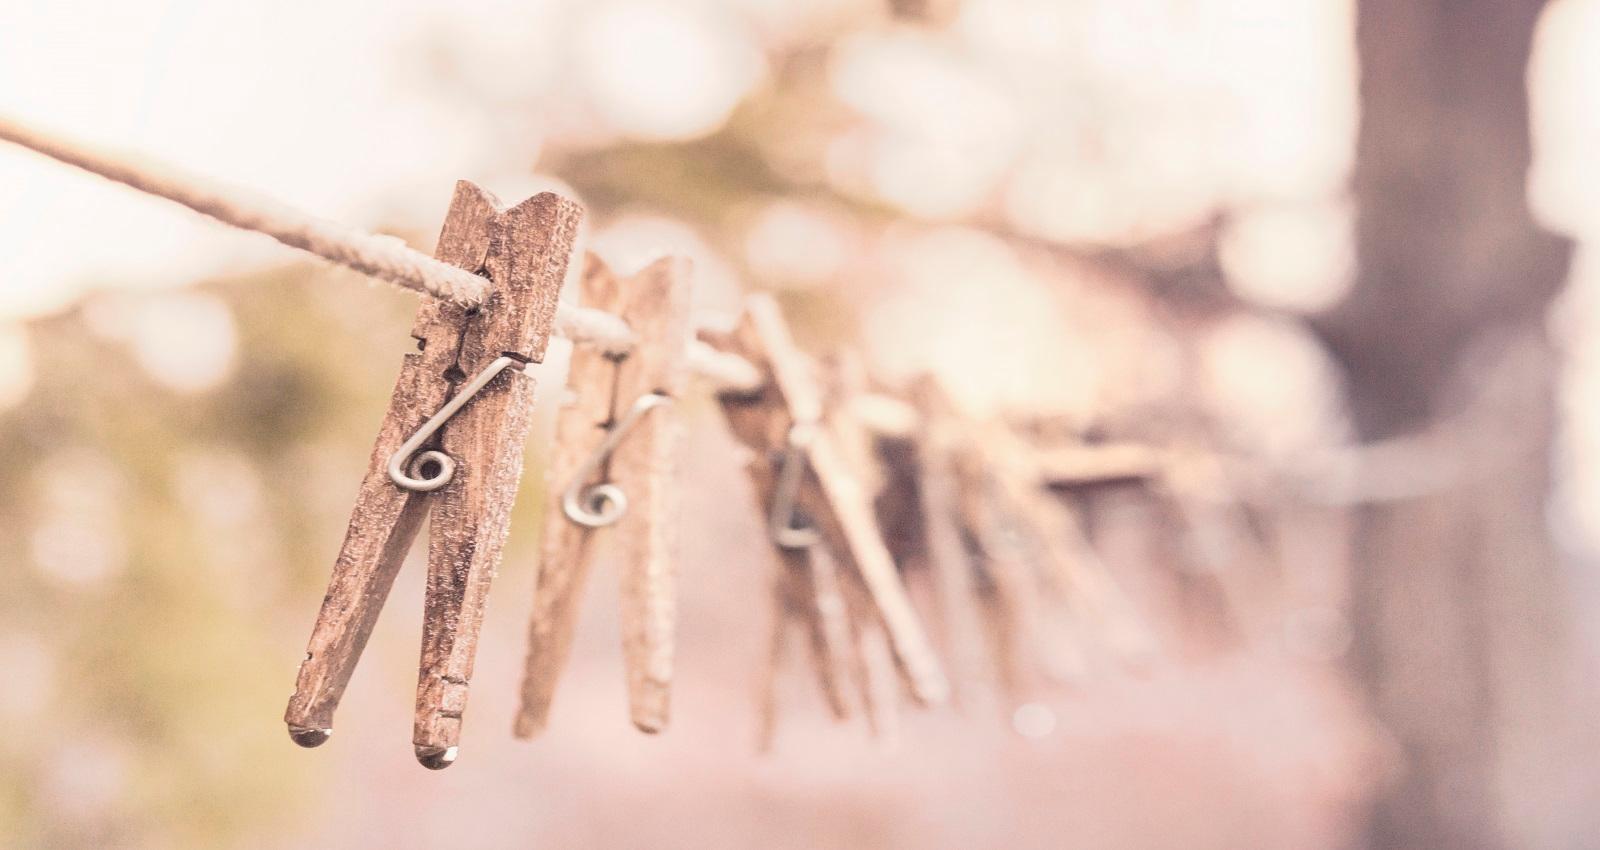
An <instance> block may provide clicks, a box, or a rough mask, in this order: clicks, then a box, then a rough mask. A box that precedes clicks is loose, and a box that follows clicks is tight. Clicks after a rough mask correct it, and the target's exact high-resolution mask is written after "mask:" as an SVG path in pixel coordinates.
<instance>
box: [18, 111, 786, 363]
mask: <svg viewBox="0 0 1600 850" xmlns="http://www.w3.org/2000/svg"><path fill="white" fill-rule="evenodd" d="M0 139H3V140H5V141H8V142H11V143H13V144H16V145H20V146H22V147H25V148H27V149H29V150H31V151H34V152H36V153H40V154H43V155H45V156H48V157H50V158H52V159H55V160H57V161H60V162H64V163H66V164H68V165H72V166H75V167H77V168H81V169H83V170H84V171H88V172H90V173H92V174H97V175H99V176H101V177H104V178H106V179H108V180H114V181H116V182H118V183H121V184H123V185H125V186H129V187H132V188H134V189H137V190H139V191H141V192H144V193H146V194H150V195H155V196H157V197H160V198H165V199H167V200H169V201H172V202H174V203H178V204H182V205H183V206H186V207H188V208H189V209H191V210H194V211H195V212H198V213H200V214H201V215H205V216H209V217H210V218H213V219H216V220H217V221H220V222H222V223H223V224H228V225H232V226H233V227H237V228H240V229H242V230H252V231H255V232H257V233H264V234H266V235H268V236H271V237H272V238H273V239H276V240H278V241H279V242H282V243H283V244H285V245H288V246H289V247H291V248H298V249H300V250H302V251H306V252H308V253H311V254H315V255H317V256H319V257H321V258H323V259H325V260H327V261H329V262H331V263H335V264H337V265H341V266H344V267H346V268H349V269H354V270H355V271H358V272H361V273H362V274H365V275H369V276H371V277H376V278H379V279H381V280H386V281H388V282H389V283H392V284H394V285H396V286H399V287H402V288H405V289H410V290H414V291H416V292H422V293H425V294H428V295H432V296H434V297H436V298H443V299H445V300H448V301H451V302H454V303H456V304H460V305H461V306H463V307H473V306H477V305H478V304H480V303H482V302H483V298H484V295H485V293H486V292H487V291H488V281H487V280H485V279H483V278H481V277H479V276H478V275H475V274H472V273H470V272H467V271H465V270H463V269H459V268H456V267H455V266H452V265H450V264H449V263H444V262H440V261H439V260H436V259H434V258H433V257H430V256H428V255H427V254H424V253H422V252H421V251H418V250H416V249H415V248H412V247H411V246H409V245H407V244H405V242H403V241H401V240H400V239H399V238H397V237H394V236H384V235H379V234H373V233H367V232H365V231H362V230H358V229H356V228H353V227H349V226H346V225H343V224H339V223H338V222H334V221H329V220H327V219H323V218H318V217H317V216H314V215H311V214H310V213H307V212H304V211H302V210H297V209H294V208H293V207H290V206H288V205H287V204H284V203H281V202H279V201H276V200H274V199H272V198H268V197H265V196H263V195H260V194H259V193H255V192H251V191H248V190H245V189H241V188H238V187H234V186H223V185H220V184H217V183H215V182H213V181H210V180H207V179H205V178H202V177H199V176H196V175H192V174H186V173H184V172H182V171H180V170H178V169H176V168H173V167H171V166H168V165H165V164H161V163H155V162H151V161H149V160H148V159H141V160H136V159H135V158H134V157H131V156H125V155H117V154H111V153H109V152H105V151H100V150H95V149H92V148H90V147H87V146H85V145H81V144H77V143H74V142H69V141H67V140H64V139H61V138H59V137H56V136H52V135H48V134H45V133H41V132H39V131H37V130H34V129H31V128H28V127H25V126H23V125H21V124H18V123H17V122H15V121H12V120H9V119H6V118H3V117H0ZM555 329H556V334H557V335H558V336H563V337H566V338H567V339H570V340H572V341H573V342H574V343H587V344H590V345H594V346H596V347H599V348H601V349H604V350H605V351H607V352H611V353H616V354H622V353H625V352H627V351H628V350H629V349H630V348H632V346H633V331H632V330H631V329H630V328H629V327H628V324H627V323H626V322H624V321H623V320H622V319H621V318H619V317H617V316H614V315H612V314H610V313H607V312H604V311H601V310H593V309H589V308H585V307H579V306H576V305H573V304H567V303H563V304H561V305H559V306H558V307H557V309H556V328H555ZM689 366H690V368H691V369H693V370H694V371H696V372H698V373H700V374H702V375H705V376H707V377H709V378H711V379H713V380H715V381H716V382H718V383H719V384H722V385H726V386H733V387H750V386H754V385H756V384H759V383H760V381H761V375H760V372H759V371H758V370H757V369H756V368H755V366H753V365H751V364H750V363H749V362H748V361H745V360H743V359H742V358H739V357H735V356H733V355H729V354H724V353H722V352H718V351H715V350H714V349H712V348H710V347H709V346H706V345H703V344H700V343H698V342H691V344H690V349H689Z"/></svg>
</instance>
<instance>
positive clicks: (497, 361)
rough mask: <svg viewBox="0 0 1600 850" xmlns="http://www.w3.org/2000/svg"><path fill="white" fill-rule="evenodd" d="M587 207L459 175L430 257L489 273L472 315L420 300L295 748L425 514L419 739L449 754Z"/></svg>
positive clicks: (338, 691) (348, 538)
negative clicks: (540, 371)
mask: <svg viewBox="0 0 1600 850" xmlns="http://www.w3.org/2000/svg"><path fill="white" fill-rule="evenodd" d="M581 217H582V209H581V208H580V207H579V206H578V205H577V204H576V203H574V202H572V201H570V200H567V199H565V198H561V197H558V196H556V195H553V194H550V193H548V192H546V193H542V194H539V195H536V196H534V197H532V198H529V199H528V200H526V201H523V202H522V203H520V204H518V205H516V206H514V207H511V208H510V209H505V208H502V207H501V205H500V204H499V202H498V201H497V200H496V199H495V198H494V196H493V195H491V194H490V193H488V192H487V191H485V190H483V189H481V188H479V187H478V186H475V185H473V184H472V183H469V182H466V181H461V182H459V183H457V184H456V190H455V197H454V198H453V199H452V201H451V204H450V211H449V213H448V214H447V215H446V217H445V222H444V228H443V231H442V233H441V234H440V236H439V246H438V250H437V252H436V256H437V257H438V258H439V259H441V260H444V261H445V262H448V263H451V264H452V265H456V266H459V267H461V268H463V269H467V270H469V271H472V272H475V273H481V274H484V275H485V276H487V277H488V278H489V279H490V281H492V286H491V289H490V292H489V296H488V299H487V300H486V301H485V303H484V304H483V306H482V307H481V308H478V309H471V310H468V309H463V308H461V307H459V306H456V305H454V304H451V303H448V302H444V301H439V300H434V299H426V300H424V302H423V304H422V306H421V307H420V308H419V309H418V310H417V317H416V321H415V323H414V325H413V327H412V331H411V335H412V336H414V337H415V338H416V339H417V346H418V351H417V352H416V353H414V354H408V355H406V357H405V362H404V365H403V366H402V367H401V370H400V378H399V380H397V381H396V383H395V389H394V395H393V397H392V398H391V399H390V402H389V411H388V413H387V414H386V415H385V416H384V419H383V424H382V426H381V427H380V429H379V431H378V439H377V442H376V444H375V445H374V447H373V451H372V458H371V461H370V464H369V466H368V470H367V475H366V478H364V479H363V480H362V483H361V491H360V494H359V495H358V496H357V498H356V506H355V510H354V511H353V512H352V514H351V517H350V526H349V530H348V531H347V532H346V533H345V539H344V545H343V547H342V548H341V549H340V550H339V557H338V560H337V561H336V562H335V563H334V568H333V577H332V579H331V580H330V582H329V585H328V592H327V595H326V596H325V597H324V598H323V602H322V610H321V612H320V613H319V614H318V615H317V622H316V626H315V627H314V629H313V630H312V633H311V641H310V644H309V646H308V647H307V649H306V657H305V660H304V661H303V662H302V663H301V665H300V673H299V678H298V680H297V681H296V683H295V691H294V694H293V696H291V697H290V698H289V707H288V710H287V711H286V712H285V713H284V720H285V722H286V723H287V724H288V726H289V734H290V735H291V736H292V737H293V738H294V740H295V741H296V742H297V743H299V744H301V745H302V746H307V747H314V746H317V745H319V744H321V743H323V742H324V741H326V740H327V739H328V736H329V735H330V734H331V733H332V731H333V713H334V710H335V708H336V707H337V706H338V703H339V698H340V697H341V696H342V695H343V693H344V689H345V686H346V685H347V684H348V683H349V681H350V674H351V673H352V672H353V671H354V669H355V665H356V662H357V660H358V659H359V658H360V656H361V651H362V649H363V648H364V647H365V646H366V642H367V637H368V636H369V635H370V634H371V633H372V628H373V625H374V624H375V623H376V622H377V618H378V612H379V610H380V609H381V608H382V607H383V602H384V599H385V598H386V597H387V596H388V593H389V589H390V587H391V586H392V585H393V583H394V578H395V575H396V573H397V572H398V571H399V569H400V565H401V562H402V561H403V560H404V558H405V554H406V550H407V549H409V548H410V546H411V542H412V538H414V537H415V536H416V533H417V530H418V529H419V528H420V527H421V525H422V519H423V517H424V516H425V515H427V513H428V512H429V510H430V509H431V510H432V512H433V518H432V521H431V524H430V526H429V546H428V582H427V592H426V602H425V612H424V615H423V635H422V659H421V664H420V667H419V670H418V681H417V703H416V721H415V729H414V732H413V736H412V742H413V744H414V746H415V749H416V755H417V759H418V761H420V762H422V764H423V765H425V766H427V767H429V768H433V769H436V770H437V769H440V768H443V767H446V766H448V765H449V764H450V763H451V762H453V761H454V760H455V757H456V753H457V745H458V742H459V740H460V733H461V717H462V712H463V711H464V710H465V708H466V701H467V687H468V681H469V680H470V679H471V677H472V662H473V656H474V653H475V651H476V649H477V643H478V630H479V626H480V625H481V623H482V617H483V604H484V599H485V597H486V595H487V593H488V590H489V582H490V579H491V578H493V576H494V573H495V570H496V568H497V567H498V566H499V563H500V552H501V548H502V546H503V545H504V543H505V539H506V535H507V532H508V531H509V529H510V519H511V505H512V502H513V500H514V499H515V497H516V491H517V482H518V479H519V478H520V476H521V474H522V446H523V442H524V441H525V440H526V438H527V434H528V425H529V414H530V412H531V410H532V407H533V393H534V382H533V379H532V378H531V377H530V376H529V375H527V373H526V372H524V371H523V369H524V367H525V366H526V364H528V363H538V362H540V361H542V360H543V359H544V352H545V345H546V343H547V342H548V341H549V338H550V332H551V327H552V324H553V322H554V319H555V312H556V303H557V299H558V297H559V296H560V293H561V282H562V277H563V276H564V275H565V273H566V267H567V261H568V257H569V255H570V253H571V250H572V243H573V240H574V238H575V236H576V233H577V227H578V222H579V220H580V219H581Z"/></svg>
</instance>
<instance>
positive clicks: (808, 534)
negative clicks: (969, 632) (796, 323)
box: [707, 296, 949, 705]
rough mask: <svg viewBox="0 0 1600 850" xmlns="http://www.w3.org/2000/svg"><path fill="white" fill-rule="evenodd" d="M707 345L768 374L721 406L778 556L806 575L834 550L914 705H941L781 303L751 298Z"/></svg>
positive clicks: (943, 689)
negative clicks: (822, 552)
mask: <svg viewBox="0 0 1600 850" xmlns="http://www.w3.org/2000/svg"><path fill="white" fill-rule="evenodd" d="M707 339H708V341H709V342H711V343H712V345H714V346H716V347H718V348H719V349H721V350H725V351H731V352H733V353H736V354H739V355H740V356H742V357H744V358H745V359H747V360H749V361H750V362H751V363H753V364H755V365H756V366H757V368H759V369H761V370H763V371H764V372H765V373H766V375H767V381H766V382H765V383H764V384H763V385H762V386H761V387H760V388H758V389H756V390H755V391H753V392H751V391H743V390H730V391H724V392H722V393H720V394H719V396H718V400H719V401H720V402H721V405H722V409H723V413H724V415H725V416H726V417H727V420H728V424H729V427H730V430H731V431H732V432H733V434H734V436H735V437H736V438H737V439H738V440H739V441H740V442H742V443H744V444H745V445H746V446H747V447H749V448H750V449H752V450H753V452H754V455H755V456H754V458H753V460H752V463H751V464H750V473H751V477H752V480H753V482H754V483H755V488H756V492H757V493H758V495H759V497H760V499H761V500H762V504H763V506H764V511H765V512H766V516H767V517H768V520H769V522H768V524H769V532H770V534H771V537H772V542H773V545H774V547H775V548H776V549H777V550H778V555H779V559H780V560H781V561H783V562H784V563H785V564H786V565H789V566H787V567H786V568H787V569H799V570H801V571H804V570H807V569H809V566H810V565H809V561H810V558H809V557H808V553H807V551H806V550H808V549H809V548H811V547H812V546H817V545H821V546H825V547H827V551H828V554H830V555H831V556H832V559H833V560H835V561H837V562H838V564H839V566H840V572H841V586H844V587H848V586H849V585H850V583H851V582H859V587H860V589H861V591H862V597H861V598H862V599H863V600H865V602H866V604H867V606H868V607H869V608H870V612H869V614H868V615H866V617H865V619H867V620H868V622H871V623H873V624H875V625H876V626H878V627H881V628H882V629H883V632H884V634H885V635H886V637H887V640H888V644H889V648H890V650H891V652H892V654H893V657H894V662H895V667H896V669H897V670H898V671H899V673H900V676H901V679H902V681H903V682H904V683H905V685H906V689H907V691H908V692H909V693H910V694H911V696H912V698H913V699H914V700H915V701H916V702H918V703H921V704H924V705H929V704H937V703H940V702H943V701H944V699H945V698H946V696H947V694H948V691H949V684H948V682H947V681H946V679H945V676H944V671H943V669H942V667H941V665H940V663H939V660H938V657H937V656H936V655H935V654H934V652H933V649H932V646H931V645H930V644H929V642H928V637H927V635H926V633H925V632H924V630H923V628H922V624H921V622H920V620H919V619H918V616H917V614H916V611H915V609H914V608H913V607H912V605H911V601H910V598H909V597H908V596H907V594H906V590H905V587H904V585H902V584H901V581H900V576H899V574H898V572H897V571H896V569H895V565H894V561H893V559H892V558H891V557H890V555H889V551H888V549H887V548H885V546H884V542H883V538H882V536H881V533H880V531H879V529H878V523H877V519H876V517H875V516H874V511H873V505H872V501H871V494H870V493H869V492H868V491H867V490H866V489H865V488H864V487H863V485H862V483H861V481H860V478H859V477H858V475H857V473H856V471H855V470H853V469H852V468H851V466H850V463H849V461H848V460H847V458H846V456H845V454H844V453H843V452H842V451H841V450H840V448H839V446H838V444H837V437H836V436H835V434H833V433H832V432H831V431H830V429H829V428H828V427H826V423H825V422H824V421H823V413H824V410H823V396H822V392H821V388H820V386H819V382H818V378H817V375H816V373H815V370H814V368H813V366H812V364H811V362H810V361H809V360H808V359H807V358H806V357H805V355H804V354H802V353H801V352H800V350H799V349H798V348H796V347H795V345H794V342H793V340H792V338H791V337H790V334H789V330H788V327H787V326H786V324H785V323H784V320H783V316H782V314H781V312H780V311H779V309H778V306H777V304H776V302H774V301H773V300H772V299H771V298H769V297H766V296H753V297H751V298H750V300H749V301H748V303H747V305H746V311H745V315H744V317H743V320H742V321H741V323H740V325H739V327H738V328H737V329H736V330H735V331H734V332H733V333H732V334H730V335H727V336H721V337H719V336H715V335H708V338H707Z"/></svg>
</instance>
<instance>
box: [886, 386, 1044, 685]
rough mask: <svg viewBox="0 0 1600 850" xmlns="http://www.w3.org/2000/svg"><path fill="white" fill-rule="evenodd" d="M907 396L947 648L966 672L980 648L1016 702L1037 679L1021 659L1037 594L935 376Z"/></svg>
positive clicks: (976, 453) (969, 436)
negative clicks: (917, 424)
mask: <svg viewBox="0 0 1600 850" xmlns="http://www.w3.org/2000/svg"><path fill="white" fill-rule="evenodd" d="M908 395H909V397H910V399H911V403H912V405H913V406H914V407H915V408H916V409H917V411H918V413H919V414H920V416H921V418H922V423H923V424H922V427H921V429H920V430H919V432H918V434H917V436H916V452H917V460H918V463H917V467H918V468H917V477H916V485H917V494H916V495H917V496H918V497H919V498H918V499H917V501H918V502H920V505H919V506H920V508H921V510H922V515H923V529H922V530H923V533H924V535H925V538H926V539H925V542H924V544H923V545H924V546H925V548H926V552H927V558H928V560H929V561H930V562H931V569H930V570H929V572H930V573H931V574H932V577H933V578H934V579H935V581H936V582H937V592H936V595H937V598H938V599H939V602H940V604H939V610H940V611H941V613H942V615H943V617H942V619H941V624H942V625H943V626H944V628H946V629H948V630H949V632H950V634H949V636H948V638H947V641H946V643H947V646H948V647H949V648H950V652H951V655H952V656H955V658H954V661H955V662H956V663H957V664H958V665H959V669H961V670H962V671H964V672H967V671H975V670H976V669H977V667H978V666H979V665H978V663H977V661H976V659H974V658H973V657H972V655H971V653H972V647H974V646H980V645H987V648H988V654H989V659H990V663H991V665H992V668H993V671H994V683H995V685H996V687H997V689H998V691H999V693H1000V695H1001V696H1002V697H1003V698H1004V699H1005V700H1006V701H1008V702H1018V701H1020V700H1021V699H1022V698H1023V697H1024V695H1025V694H1026V693H1027V692H1029V691H1030V690H1031V689H1032V688H1033V679H1034V678H1035V677H1034V676H1033V673H1032V665H1029V664H1025V663H1024V662H1023V657H1024V655H1031V654H1032V652H1031V651H1037V648H1038V647H1039V645H1040V644H1041V643H1042V642H1043V638H1042V636H1041V635H1040V634H1039V633H1038V632H1039V618H1040V615H1039V600H1038V597H1039V594H1038V592H1037V589H1036V588H1035V587H1033V586H1031V582H1030V580H1029V579H1030V575H1029V574H1030V569H1029V567H1028V565H1027V563H1026V561H1025V557H1024V553H1023V552H1022V550H1021V547H1020V545H1019V543H1018V541H1017V539H1016V535H1015V533H1014V532H1013V531H1012V530H1011V529H1010V528H1008V527H1007V523H1006V522H1005V521H1004V517H1003V511H1002V509H1001V508H1000V506H999V504H998V503H997V492H996V491H997V486H996V484H995V483H994V481H993V475H994V470H993V469H991V468H990V466H989V464H988V463H987V462H986V460H985V458H984V457H983V454H982V450H981V448H980V447H979V446H978V445H977V444H976V443H977V441H976V435H975V433H974V430H973V428H972V427H971V424H970V422H968V421H967V419H966V417H965V415H964V414H963V413H962V412H961V411H960V410H959V407H958V406H957V405H956V403H955V401H954V400H953V399H952V398H951V397H950V395H949V393H948V392H947V391H946V390H945V389H944V387H943V385H942V384H941V383H940V382H939V381H938V379H937V378H935V377H934V376H933V375H922V376H920V377H919V378H917V379H916V380H914V381H912V383H911V385H910V387H909V390H908ZM980 633H981V635H982V638H983V639H982V640H981V641H977V640H973V637H974V636H975V635H978V634H980ZM973 677H974V678H978V677H977V676H976V675H974V676H973Z"/></svg>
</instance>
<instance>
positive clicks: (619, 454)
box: [514, 254, 691, 738]
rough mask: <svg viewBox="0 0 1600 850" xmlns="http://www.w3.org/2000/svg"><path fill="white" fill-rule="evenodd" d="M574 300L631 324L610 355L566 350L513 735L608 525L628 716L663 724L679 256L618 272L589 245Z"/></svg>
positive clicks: (686, 271)
mask: <svg viewBox="0 0 1600 850" xmlns="http://www.w3.org/2000/svg"><path fill="white" fill-rule="evenodd" d="M582 295H583V302H584V304H585V305H586V306H589V307H594V308H597V309H601V310H606V311H608V312H611V313H615V314H617V315H620V316H621V317H622V318H623V319H625V320H626V321H627V322H628V324H629V326H630V327H632V328H633V330H634V334H635V340H636V342H635V345H634V347H633V349H632V351H631V352H630V353H629V354H627V355H626V356H623V357H616V356H609V355H606V354H604V353H602V352H599V351H595V350H590V349H577V350H575V351H574V352H573V355H572V368H571V371H570V373H569V374H570V377H569V378H568V381H567V384H568V386H570V387H571V388H572V392H573V394H574V398H573V399H572V403H571V405H570V406H568V407H566V408H565V409H563V410H562V412H561V414H560V418H559V421H558V423H557V430H556V446H557V449H556V454H555V456H554V458H552V460H551V462H550V465H549V467H548V469H549V485H550V494H551V495H550V501H549V504H548V506H547V509H546V513H545V526H544V528H545V531H544V545H543V548H542V551H541V558H540V565H539V578H538V585H537V588H536V590H535V592H534V606H533V618H532V621H531V623H530V625H529V628H528V657H527V663H526V666H525V669H524V674H523V680H522V705H521V708H520V709H519V711H518V713H517V718H516V724H515V729H514V731H515V734H516V735H517V737H519V738H530V737H533V736H534V735H537V734H538V733H539V732H541V731H543V730H544V728H545V726H546V724H547V723H548V721H549V715H550V704H551V700H552V699H553V698H554V696H555V689H556V681H557V679H558V678H559V676H560V674H561V670H562V668H563V667H564V666H565V665H566V662H567V657H568V655H569V653H570V650H571V647H572V638H573V632H574V628H575V627H576V624H577V611H578V598H579V596H580V594H581V592H582V589H583V585H584V582H585V579H586V578H587V576H588V573H589V569H590V565H591V562H592V560H593V555H594V551H593V550H594V544H595V543H596V540H597V538H598V537H600V536H601V534H600V533H599V532H600V529H601V528H602V527H604V526H612V528H613V530H612V531H611V532H610V536H611V537H612V538H613V539H614V540H615V541H616V544H617V545H618V547H619V549H620V555H621V558H622V577H621V585H622V594H621V595H622V645H623V658H624V662H625V664H626V665H627V675H628V701H629V716H630V717H631V719H632V720H633V724H634V725H635V726H636V727H638V728H639V729H640V730H641V731H644V732H659V731H661V730H662V729H664V728H665V727H666V725H667V720H668V715H669V708H670V695H671V687H672V663H673V630H674V627H675V620H676V593H675V590H674V580H675V576H676V573H677V549H678V523H677V512H678V502H679V499H678V487H679V485H678V483H677V482H676V480H675V479H676V474H675V472H676V469H677V466H678V459H679V458H678V456H679V453H680V450H681V448H682V444H683V440H682V427H681V425H680V423H679V419H678V416H677V414H676V411H674V410H673V409H672V402H673V401H674V400H675V399H678V398H680V397H681V396H682V390H683V387H684V384H685V381H686V378H687V366H688V363H687V360H686V352H687V350H688V348H687V346H688V343H689V339H690V327H689V306H690V295H691V277H690V264H689V261H688V260H686V259H682V258H677V257H668V258H663V259H661V260H658V261H656V262H655V263H653V264H652V265H650V266H649V267H647V268H645V269H644V270H643V271H641V272H639V273H638V274H636V275H634V276H633V277H630V278H626V279H618V278H617V276H616V275H614V274H612V272H611V271H610V269H608V268H606V266H605V264H604V263H603V262H601V261H600V259H599V258H597V257H595V256H594V255H592V254H591V255H589V256H588V257H587V258H586V263H585V267H584V275H583V290H582Z"/></svg>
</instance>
